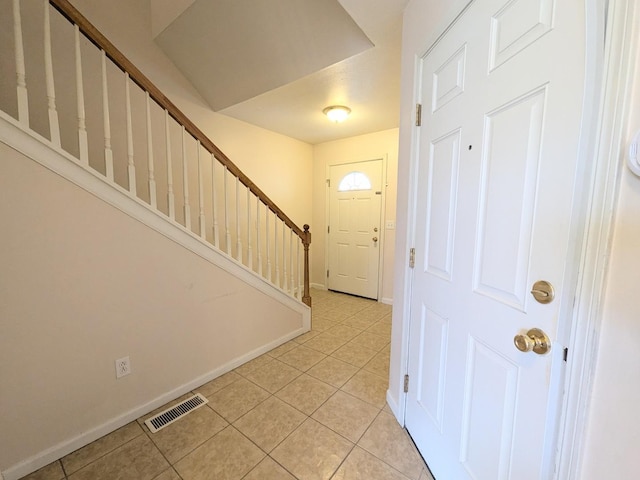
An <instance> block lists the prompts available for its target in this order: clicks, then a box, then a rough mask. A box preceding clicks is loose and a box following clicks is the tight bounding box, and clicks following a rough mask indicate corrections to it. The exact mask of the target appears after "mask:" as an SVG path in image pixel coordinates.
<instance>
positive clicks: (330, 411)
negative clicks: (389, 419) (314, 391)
mask: <svg viewBox="0 0 640 480" xmlns="http://www.w3.org/2000/svg"><path fill="white" fill-rule="evenodd" d="M379 411H380V410H379V409H378V408H376V407H374V406H373V405H369V404H368V403H365V402H363V401H362V400H359V399H357V398H355V397H352V396H351V395H348V394H346V393H344V392H341V391H337V392H336V393H335V394H334V395H333V396H332V397H331V398H330V399H329V400H327V401H326V402H325V403H324V404H323V405H322V406H321V407H320V408H318V410H316V411H315V412H314V414H313V415H312V418H313V419H314V420H317V421H318V422H320V423H321V424H323V425H324V426H325V427H329V428H330V429H331V430H333V431H334V432H336V433H339V434H340V435H342V436H343V437H345V438H347V439H349V440H351V441H352V442H354V443H355V442H357V441H358V440H359V439H360V437H361V436H362V434H363V433H364V432H365V430H366V429H367V428H368V427H369V425H371V422H373V420H374V419H375V418H376V416H377V415H378V412H379Z"/></svg>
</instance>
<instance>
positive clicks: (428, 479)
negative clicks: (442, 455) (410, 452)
mask: <svg viewBox="0 0 640 480" xmlns="http://www.w3.org/2000/svg"><path fill="white" fill-rule="evenodd" d="M420 480H434V478H433V477H432V476H431V472H429V470H427V469H426V468H425V469H424V470H422V474H421V475H420Z"/></svg>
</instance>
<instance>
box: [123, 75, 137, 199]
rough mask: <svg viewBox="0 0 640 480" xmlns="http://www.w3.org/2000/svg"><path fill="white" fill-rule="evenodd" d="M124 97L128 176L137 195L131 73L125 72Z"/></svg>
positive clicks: (132, 190) (131, 187)
mask: <svg viewBox="0 0 640 480" xmlns="http://www.w3.org/2000/svg"><path fill="white" fill-rule="evenodd" d="M124 97H125V104H126V105H125V107H126V111H127V176H128V179H129V191H130V192H131V194H132V195H134V196H135V195H136V194H137V192H136V164H135V163H134V161H133V123H132V121H131V92H130V87H129V74H128V73H127V72H125V73H124Z"/></svg>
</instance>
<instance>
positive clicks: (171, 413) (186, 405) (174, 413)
mask: <svg viewBox="0 0 640 480" xmlns="http://www.w3.org/2000/svg"><path fill="white" fill-rule="evenodd" d="M208 402H209V400H207V399H206V398H205V397H203V396H202V395H201V394H199V393H196V394H195V395H194V396H193V397H190V398H187V399H186V400H185V401H184V402H180V403H179V404H178V405H175V406H173V407H171V408H169V409H168V410H165V411H164V412H160V413H159V414H157V415H155V416H153V417H151V418H150V419H148V420H146V421H145V422H144V423H145V425H146V426H147V427H149V430H151V433H156V432H157V431H158V430H162V429H163V428H164V427H166V426H167V425H171V424H172V423H173V422H175V421H177V420H179V419H180V418H182V417H184V416H185V415H186V414H188V413H190V412H193V411H194V410H195V409H196V408H199V407H201V406H203V405H205V404H206V403H208Z"/></svg>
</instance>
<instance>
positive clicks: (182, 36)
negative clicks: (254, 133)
mask: <svg viewBox="0 0 640 480" xmlns="http://www.w3.org/2000/svg"><path fill="white" fill-rule="evenodd" d="M406 3H407V0H340V1H339V2H338V1H336V0H322V1H318V0H264V1H256V0H195V1H194V0H181V1H180V2H178V3H173V2H168V1H167V0H152V3H151V4H152V9H153V10H152V11H153V15H152V24H153V26H154V31H156V32H159V34H158V35H157V36H156V42H157V43H158V45H159V46H160V47H161V48H162V49H163V50H164V51H165V52H166V53H167V55H168V56H169V57H170V58H171V59H172V61H173V62H174V63H175V64H176V65H177V66H178V68H180V69H181V71H182V72H183V73H184V74H185V76H186V77H187V78H188V79H189V80H190V81H191V82H192V83H193V85H194V86H195V87H196V88H197V89H198V91H199V92H200V94H201V95H202V96H203V98H205V99H206V100H207V102H208V103H209V104H210V105H211V107H212V108H213V109H214V110H216V111H219V112H220V113H222V114H225V115H228V116H231V117H234V118H237V119H239V120H243V121H246V122H248V123H251V124H254V125H257V126H260V127H263V128H266V129H269V130H272V131H275V132H279V133H282V134H284V135H287V136H290V137H293V138H297V139H299V140H302V141H305V142H308V143H311V144H316V143H321V142H325V141H329V140H335V139H339V138H345V137H350V136H354V135H361V134H365V133H371V132H376V131H380V130H385V129H389V128H395V127H397V126H398V111H399V99H400V38H401V27H402V25H401V21H402V10H403V9H404V6H405V5H406ZM163 28H164V29H163ZM333 104H344V105H347V106H349V107H350V108H351V109H352V115H351V116H350V117H349V119H347V121H345V122H344V123H341V124H333V123H331V122H329V121H328V120H327V118H326V117H325V116H324V115H323V114H322V109H323V108H324V107H326V106H328V105H333Z"/></svg>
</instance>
